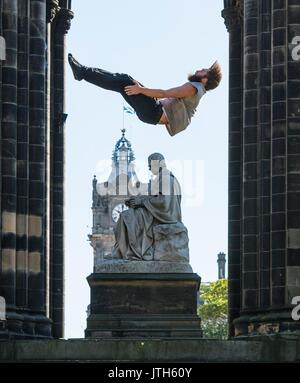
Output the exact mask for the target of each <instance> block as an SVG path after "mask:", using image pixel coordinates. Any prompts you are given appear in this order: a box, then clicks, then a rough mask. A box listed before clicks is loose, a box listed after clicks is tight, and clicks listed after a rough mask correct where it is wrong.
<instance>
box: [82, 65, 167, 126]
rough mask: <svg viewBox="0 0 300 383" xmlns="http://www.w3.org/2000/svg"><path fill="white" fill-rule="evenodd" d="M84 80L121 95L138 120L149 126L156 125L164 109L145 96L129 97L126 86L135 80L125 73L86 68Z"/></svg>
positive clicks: (155, 101) (157, 102)
mask: <svg viewBox="0 0 300 383" xmlns="http://www.w3.org/2000/svg"><path fill="white" fill-rule="evenodd" d="M83 78H84V80H86V81H88V82H90V83H92V84H94V85H97V86H99V87H100V88H103V89H107V90H112V91H114V92H118V93H120V94H121V95H122V96H123V98H124V99H125V101H126V102H127V103H128V104H129V105H130V106H131V107H132V108H133V109H134V110H135V112H136V114H137V116H138V118H139V119H140V120H141V121H143V122H146V123H147V124H152V125H156V124H157V123H158V122H159V120H160V118H161V116H162V114H163V109H162V105H161V103H160V102H159V101H157V100H156V99H154V98H152V97H148V96H145V95H143V94H137V95H133V96H127V94H126V93H125V90H124V88H125V86H127V85H134V82H133V78H132V77H131V76H129V75H128V74H125V73H110V72H108V71H105V70H103V69H98V68H86V70H85V74H84V76H83Z"/></svg>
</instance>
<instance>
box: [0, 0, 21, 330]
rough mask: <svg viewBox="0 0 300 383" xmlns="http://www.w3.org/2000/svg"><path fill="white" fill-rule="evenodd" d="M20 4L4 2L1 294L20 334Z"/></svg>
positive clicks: (12, 327) (11, 325) (12, 325)
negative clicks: (17, 303)
mask: <svg viewBox="0 0 300 383" xmlns="http://www.w3.org/2000/svg"><path fill="white" fill-rule="evenodd" d="M17 15H18V6H17V0H3V1H2V33H3V37H4V38H5V39H6V42H7V49H6V60H5V61H4V62H3V65H2V100H1V102H2V123H1V129H2V135H1V157H2V159H1V173H2V174H1V175H2V179H1V189H2V190H1V208H2V211H1V223H2V233H1V265H0V266H1V292H0V295H2V296H4V297H5V299H6V308H7V326H8V328H9V330H10V331H12V332H13V333H19V332H20V331H21V330H20V322H19V317H18V315H17V314H16V209H17V198H16V193H17V185H16V175H17V42H18V41H17V40H18V39H17V25H18V16H17Z"/></svg>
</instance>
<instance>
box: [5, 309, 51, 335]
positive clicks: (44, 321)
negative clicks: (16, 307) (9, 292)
mask: <svg viewBox="0 0 300 383" xmlns="http://www.w3.org/2000/svg"><path fill="white" fill-rule="evenodd" d="M51 331H52V321H51V320H50V319H49V318H46V317H45V316H43V315H32V314H17V313H15V312H7V314H6V320H5V321H0V339H51V338H52V335H51Z"/></svg>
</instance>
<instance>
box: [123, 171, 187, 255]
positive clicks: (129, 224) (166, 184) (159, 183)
mask: <svg viewBox="0 0 300 383" xmlns="http://www.w3.org/2000/svg"><path fill="white" fill-rule="evenodd" d="M141 199H142V205H143V207H138V208H130V209H128V210H126V211H124V212H122V213H121V214H120V217H119V220H118V223H117V226H116V229H115V237H116V244H115V253H116V255H117V257H120V258H123V259H136V260H152V259H153V246H152V245H153V225H157V224H163V223H166V224H170V223H176V222H181V207H180V203H181V190H180V185H179V183H178V181H177V179H176V178H175V176H174V175H173V174H172V173H171V172H170V171H169V170H168V169H167V168H162V169H161V170H160V172H159V175H158V176H157V177H156V178H155V179H154V180H153V181H152V182H151V183H150V184H149V195H147V196H142V197H141Z"/></svg>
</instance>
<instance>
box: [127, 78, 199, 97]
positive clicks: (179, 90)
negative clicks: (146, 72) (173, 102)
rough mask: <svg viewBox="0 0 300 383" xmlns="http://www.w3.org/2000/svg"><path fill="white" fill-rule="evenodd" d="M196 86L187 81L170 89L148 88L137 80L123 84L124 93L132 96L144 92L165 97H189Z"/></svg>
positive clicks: (152, 95) (194, 92) (146, 94)
mask: <svg viewBox="0 0 300 383" xmlns="http://www.w3.org/2000/svg"><path fill="white" fill-rule="evenodd" d="M196 92H197V90H196V88H195V87H194V86H193V85H192V84H191V83H189V82H187V83H185V84H183V85H181V86H178V87H176V88H171V89H166V90H163V89H149V88H144V87H142V86H141V85H140V84H139V83H138V82H137V81H135V84H134V85H128V86H125V93H126V94H127V95H128V96H133V95H136V94H144V95H145V96H149V97H153V98H165V97H174V98H183V97H190V96H194V95H195V94H196Z"/></svg>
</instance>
